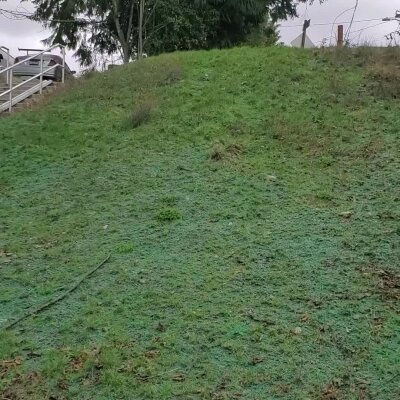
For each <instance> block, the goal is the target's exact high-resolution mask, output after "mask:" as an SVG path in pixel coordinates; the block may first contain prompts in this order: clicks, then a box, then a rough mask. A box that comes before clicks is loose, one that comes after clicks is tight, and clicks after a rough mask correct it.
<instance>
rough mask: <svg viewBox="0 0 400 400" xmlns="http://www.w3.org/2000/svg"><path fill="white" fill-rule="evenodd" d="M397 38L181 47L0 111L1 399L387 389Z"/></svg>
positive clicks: (340, 395)
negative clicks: (335, 46)
mask: <svg viewBox="0 0 400 400" xmlns="http://www.w3.org/2000/svg"><path fill="white" fill-rule="evenodd" d="M396 51H397V50H387V51H378V50H374V49H359V50H354V51H343V52H332V51H325V52H324V51H321V52H317V53H313V52H310V51H300V50H294V49H285V48H270V49H256V48H255V49H250V48H240V49H233V50H229V51H210V52H193V53H184V54H183V53H182V54H180V53H178V54H173V55H168V56H161V57H156V58H149V59H147V60H144V61H142V62H139V63H136V64H134V65H129V66H125V67H121V68H119V69H116V70H113V71H112V72H108V73H104V74H93V75H92V76H88V77H86V78H85V79H83V80H80V81H79V82H77V83H75V84H74V85H73V86H72V87H71V88H70V89H69V90H65V91H64V92H63V93H60V94H59V95H58V96H57V98H55V99H54V101H48V102H47V104H44V105H42V106H40V107H36V108H35V109H32V110H30V111H28V112H24V113H20V114H16V115H13V116H11V117H5V118H2V119H0V136H1V143H0V146H1V180H0V187H1V210H0V394H1V395H2V396H3V398H5V399H30V400H37V399H97V400H103V399H104V400H105V399H107V400H108V399H118V400H119V399H214V400H215V399H229V400H231V399H268V400H270V399H296V400H298V399H304V400H305V399H309V400H317V399H330V400H334V399H346V400H352V399H360V400H361V399H374V400H377V399H379V400H393V399H397V398H399V397H400V392H399V386H398V381H399V374H400V366H399V359H400V352H399V349H400V318H399V313H398V311H399V299H400V277H399V273H400V271H399V256H400V252H399V235H400V224H399V215H400V206H399V204H400V203H399V183H400V176H399V163H398V161H399V159H398V156H399V126H400V103H399V100H398V99H397V98H396V97H397V95H398V94H400V78H399V76H400V75H399V74H400V73H399V70H398V68H397V64H398V54H397V53H396ZM109 254H110V255H111V257H110V260H109V261H108V262H107V263H106V264H105V265H103V266H102V267H101V268H100V269H99V270H97V271H96V272H95V273H94V274H93V275H91V276H90V277H88V278H87V279H86V280H85V281H84V282H83V283H82V284H81V285H80V286H79V287H78V288H77V290H75V291H74V292H72V293H71V294H70V295H69V296H67V297H66V298H65V299H63V300H61V301H59V302H58V303H57V304H55V305H53V306H52V307H49V308H47V309H45V310H43V311H42V312H40V313H38V314H37V315H34V316H30V317H28V318H26V319H25V320H23V321H21V322H20V323H19V324H17V325H16V326H15V327H13V328H12V329H6V326H7V324H9V323H10V321H13V320H14V319H15V318H18V317H19V316H20V315H23V314H24V313H26V312H27V311H29V310H31V309H34V308H35V307H37V306H39V305H41V304H43V303H45V302H46V301H49V300H51V299H53V298H55V297H57V296H59V295H61V294H62V293H63V292H64V291H65V290H68V288H70V287H72V286H73V285H74V284H75V283H76V282H77V281H78V280H79V279H80V277H81V276H83V275H84V274H85V273H86V272H88V271H89V270H90V269H91V268H93V267H95V266H96V265H98V264H99V263H100V262H101V261H102V260H103V259H104V258H105V257H106V256H107V255H109ZM0 397H1V396H0Z"/></svg>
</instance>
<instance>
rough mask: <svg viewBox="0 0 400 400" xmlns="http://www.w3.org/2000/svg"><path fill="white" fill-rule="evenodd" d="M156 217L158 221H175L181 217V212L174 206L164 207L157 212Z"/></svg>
mask: <svg viewBox="0 0 400 400" xmlns="http://www.w3.org/2000/svg"><path fill="white" fill-rule="evenodd" d="M157 219H158V221H160V222H171V221H176V220H179V219H181V214H180V212H179V211H178V210H177V209H176V208H173V207H166V208H164V209H162V210H160V211H159V212H158V214H157Z"/></svg>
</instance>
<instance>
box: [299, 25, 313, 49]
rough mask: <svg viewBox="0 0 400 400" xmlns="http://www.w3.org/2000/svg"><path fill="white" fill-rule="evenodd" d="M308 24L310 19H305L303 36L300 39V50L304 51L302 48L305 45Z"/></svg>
mask: <svg viewBox="0 0 400 400" xmlns="http://www.w3.org/2000/svg"><path fill="white" fill-rule="evenodd" d="M310 24H311V19H308V20H307V19H306V20H305V21H304V24H303V36H302V38H301V48H302V49H304V46H305V44H306V35H307V29H308V28H309V27H310Z"/></svg>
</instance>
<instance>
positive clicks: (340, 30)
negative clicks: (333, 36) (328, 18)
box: [337, 25, 344, 47]
mask: <svg viewBox="0 0 400 400" xmlns="http://www.w3.org/2000/svg"><path fill="white" fill-rule="evenodd" d="M337 32H338V35H337V38H338V39H337V47H343V45H344V38H343V25H339V26H338V29H337Z"/></svg>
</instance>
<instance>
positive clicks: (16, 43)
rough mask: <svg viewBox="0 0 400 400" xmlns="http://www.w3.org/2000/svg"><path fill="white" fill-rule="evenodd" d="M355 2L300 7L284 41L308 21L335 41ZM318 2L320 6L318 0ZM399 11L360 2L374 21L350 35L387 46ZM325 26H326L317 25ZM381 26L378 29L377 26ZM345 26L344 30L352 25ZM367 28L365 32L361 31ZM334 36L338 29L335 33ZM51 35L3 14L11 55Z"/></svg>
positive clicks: (319, 35) (392, 5)
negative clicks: (335, 26) (391, 18)
mask: <svg viewBox="0 0 400 400" xmlns="http://www.w3.org/2000/svg"><path fill="white" fill-rule="evenodd" d="M355 2H356V1H355V0H326V3H325V4H322V5H319V4H314V5H313V6H308V7H306V6H305V5H302V6H300V7H299V15H300V17H299V18H298V19H294V20H289V21H282V22H281V29H280V33H281V40H282V41H283V42H285V43H287V44H289V43H290V42H291V40H293V39H294V38H295V37H296V36H298V35H299V34H300V33H301V30H302V27H301V26H296V25H301V24H302V23H303V20H304V19H305V18H307V19H311V27H310V29H309V30H308V35H309V37H310V39H311V40H312V41H313V42H314V43H315V44H317V45H319V44H320V43H321V41H322V40H323V39H324V38H327V39H328V42H329V41H330V40H333V41H334V40H335V38H334V37H332V38H331V36H333V35H331V32H332V22H333V21H334V20H335V18H336V17H337V16H338V15H339V14H340V13H342V12H343V11H345V10H346V9H348V8H350V7H352V6H353V5H354V4H355ZM315 3H318V1H317V0H316V2H315ZM22 6H23V7H24V9H27V10H32V5H31V4H30V3H29V1H25V2H23V3H22ZM22 6H21V3H20V1H19V0H8V1H7V2H5V3H4V2H0V8H5V9H12V10H15V9H17V8H18V7H22ZM396 9H399V10H400V0H359V6H358V9H357V12H356V15H355V18H354V20H355V21H362V20H371V19H376V21H365V22H355V23H354V24H353V26H352V29H351V31H352V32H353V33H352V34H351V35H350V38H352V39H353V40H354V41H355V42H358V41H359V42H360V43H361V42H364V41H368V42H369V43H373V44H375V45H385V44H387V41H386V39H385V38H384V35H385V34H387V33H389V32H391V31H393V30H395V29H396V28H397V26H398V24H397V23H396V22H393V21H392V22H386V23H382V24H380V23H381V21H380V19H381V18H383V17H388V16H394V15H395V12H396ZM351 17H352V11H348V12H346V13H344V14H343V15H342V16H341V17H339V18H338V19H337V22H348V21H350V20H351ZM317 24H326V25H317ZM377 24H380V25H378V26H374V25H377ZM344 25H345V31H346V29H347V27H348V25H349V24H344ZM364 28H367V29H365V30H362V29H364ZM333 32H334V33H335V30H333ZM48 35H49V32H47V31H46V30H45V29H43V27H42V26H41V25H40V24H38V23H34V22H31V21H28V20H22V21H15V20H10V19H7V18H6V17H4V16H3V15H0V45H4V46H6V47H9V48H10V49H11V53H12V55H14V56H15V55H17V54H19V52H18V47H20V48H24V47H29V48H42V47H43V46H42V44H41V42H40V41H41V40H42V39H44V38H46V37H47V36H48ZM67 60H68V63H69V64H70V67H71V68H72V69H78V68H79V66H78V65H77V63H76V61H75V60H74V59H73V58H72V52H69V54H68V57H67Z"/></svg>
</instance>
